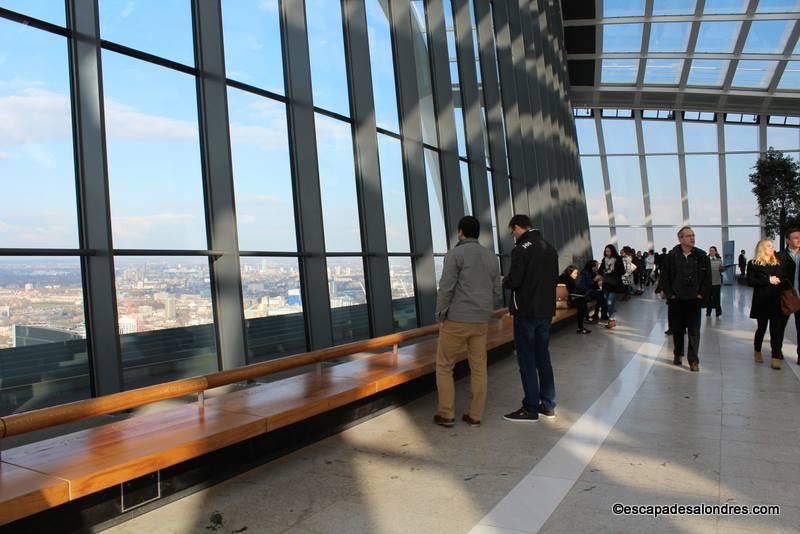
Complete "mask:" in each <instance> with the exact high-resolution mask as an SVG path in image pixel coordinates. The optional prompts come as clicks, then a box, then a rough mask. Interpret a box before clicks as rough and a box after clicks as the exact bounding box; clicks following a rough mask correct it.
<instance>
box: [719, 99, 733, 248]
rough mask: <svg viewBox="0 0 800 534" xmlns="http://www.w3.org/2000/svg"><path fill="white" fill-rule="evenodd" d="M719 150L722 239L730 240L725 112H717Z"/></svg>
mask: <svg viewBox="0 0 800 534" xmlns="http://www.w3.org/2000/svg"><path fill="white" fill-rule="evenodd" d="M716 127H717V151H718V152H719V154H718V158H719V207H720V218H721V221H720V222H721V223H722V241H723V243H724V242H725V241H729V240H730V227H729V225H730V219H729V217H728V167H727V162H726V160H725V114H724V113H718V114H717V121H716Z"/></svg>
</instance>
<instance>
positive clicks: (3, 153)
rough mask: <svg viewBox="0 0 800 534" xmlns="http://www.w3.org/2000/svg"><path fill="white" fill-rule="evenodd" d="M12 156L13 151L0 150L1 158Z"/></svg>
mask: <svg viewBox="0 0 800 534" xmlns="http://www.w3.org/2000/svg"><path fill="white" fill-rule="evenodd" d="M9 158H11V152H0V160H4V159H9Z"/></svg>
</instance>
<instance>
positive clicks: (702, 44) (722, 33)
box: [695, 4, 742, 54]
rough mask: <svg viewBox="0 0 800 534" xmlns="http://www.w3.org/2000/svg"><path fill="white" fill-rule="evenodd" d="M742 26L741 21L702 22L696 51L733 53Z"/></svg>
mask: <svg viewBox="0 0 800 534" xmlns="http://www.w3.org/2000/svg"><path fill="white" fill-rule="evenodd" d="M706 5H707V4H706ZM741 26H742V23H741V22H740V21H725V22H703V23H701V24H700V33H699V34H698V35H697V45H696V46H695V52H718V53H721V54H731V53H733V49H734V47H735V46H736V39H737V38H738V37H739V28H740V27H741Z"/></svg>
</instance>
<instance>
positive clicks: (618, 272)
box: [597, 245, 625, 329]
mask: <svg viewBox="0 0 800 534" xmlns="http://www.w3.org/2000/svg"><path fill="white" fill-rule="evenodd" d="M597 272H598V273H599V274H600V275H601V276H602V277H603V295H605V297H606V309H607V310H608V324H607V325H606V328H608V329H611V328H614V327H616V326H617V321H616V319H615V318H614V317H615V316H616V313H617V294H618V293H624V292H625V286H624V285H622V276H623V275H624V274H625V265H623V263H622V258H620V257H619V253H618V252H617V248H616V247H615V246H614V245H606V248H605V250H603V259H602V260H600V268H599V269H598V270H597Z"/></svg>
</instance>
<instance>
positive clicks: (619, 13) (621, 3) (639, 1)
mask: <svg viewBox="0 0 800 534" xmlns="http://www.w3.org/2000/svg"><path fill="white" fill-rule="evenodd" d="M602 5H603V16H604V17H641V16H643V15H644V0H605V1H604V2H603V4H602Z"/></svg>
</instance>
